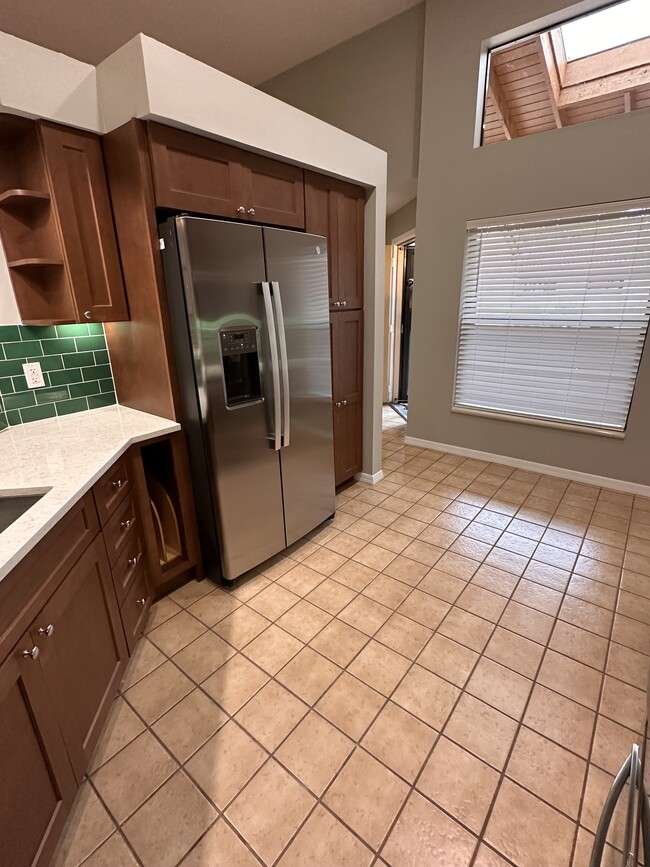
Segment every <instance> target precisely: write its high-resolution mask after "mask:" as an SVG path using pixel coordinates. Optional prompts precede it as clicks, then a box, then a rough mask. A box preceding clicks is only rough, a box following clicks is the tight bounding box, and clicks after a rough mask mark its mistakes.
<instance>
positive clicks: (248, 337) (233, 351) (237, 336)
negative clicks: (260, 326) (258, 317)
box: [219, 326, 257, 355]
mask: <svg viewBox="0 0 650 867" xmlns="http://www.w3.org/2000/svg"><path fill="white" fill-rule="evenodd" d="M219 334H220V337H221V354H222V355H239V354H240V353H242V352H256V351H257V328H255V327H254V326H251V327H242V328H222V329H221V331H220V332H219Z"/></svg>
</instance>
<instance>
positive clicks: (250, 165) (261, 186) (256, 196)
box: [242, 151, 305, 229]
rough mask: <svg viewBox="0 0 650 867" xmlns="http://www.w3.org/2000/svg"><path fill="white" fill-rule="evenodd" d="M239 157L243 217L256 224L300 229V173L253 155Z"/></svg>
mask: <svg viewBox="0 0 650 867" xmlns="http://www.w3.org/2000/svg"><path fill="white" fill-rule="evenodd" d="M242 153H243V155H244V165H243V169H244V180H245V183H246V193H245V195H244V198H245V200H246V206H247V211H246V214H247V216H248V217H250V218H251V219H253V220H255V221H257V222H258V223H272V224H273V225H275V226H285V227H287V228H292V229H304V228H305V195H304V183H303V171H302V169H301V168H298V167H297V166H290V165H287V164H286V163H280V162H278V161H277V160H270V159H267V158H266V157H260V156H258V155H257V154H249V153H246V152H245V151H242ZM251 212H253V213H251Z"/></svg>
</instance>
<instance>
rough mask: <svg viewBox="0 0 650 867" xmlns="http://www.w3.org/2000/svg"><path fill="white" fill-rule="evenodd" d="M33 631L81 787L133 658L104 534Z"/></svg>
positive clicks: (74, 570) (47, 608)
mask: <svg viewBox="0 0 650 867" xmlns="http://www.w3.org/2000/svg"><path fill="white" fill-rule="evenodd" d="M30 632H31V634H32V638H33V641H34V644H39V645H40V648H41V653H40V656H39V663H40V665H41V667H42V669H43V672H44V674H45V679H46V681H47V684H48V688H49V690H50V693H51V697H52V703H53V705H54V708H55V713H56V717H57V719H58V721H59V725H60V727H61V731H62V733H63V737H64V740H65V743H66V746H67V748H68V754H69V756H70V760H71V762H72V766H73V769H74V772H75V775H76V777H77V780H78V781H79V783H81V780H82V778H83V775H84V773H85V771H86V768H87V767H88V764H89V762H90V758H91V756H92V752H93V749H94V748H95V744H96V743H97V740H98V738H99V734H100V732H101V729H102V726H103V724H104V721H105V719H106V716H107V714H108V710H109V708H110V705H111V702H112V701H113V698H114V697H115V694H116V693H117V689H118V687H119V684H120V680H121V678H122V674H123V672H124V668H125V666H126V660H127V657H128V652H127V647H126V642H125V639H124V631H123V629H122V622H121V620H120V614H119V609H118V607H117V599H116V596H115V588H114V586H113V578H112V576H111V571H110V568H109V565H108V559H107V556H106V551H105V549H104V542H103V539H102V538H101V536H97V537H96V538H95V540H94V541H93V542H92V544H91V545H90V547H89V548H88V549H87V550H86V552H85V553H84V554H83V555H82V557H81V559H80V560H79V561H78V563H77V564H76V566H74V567H73V569H72V570H71V571H70V572H69V573H68V575H67V577H66V579H65V580H64V581H63V583H62V584H61V585H60V587H59V588H58V590H57V591H56V592H55V593H54V595H53V596H52V598H51V599H50V601H49V602H48V603H47V605H45V607H44V608H43V610H42V611H41V613H40V614H39V615H38V616H37V618H36V620H35V622H34V626H33V627H32V628H31V629H30ZM48 632H49V633H50V634H48Z"/></svg>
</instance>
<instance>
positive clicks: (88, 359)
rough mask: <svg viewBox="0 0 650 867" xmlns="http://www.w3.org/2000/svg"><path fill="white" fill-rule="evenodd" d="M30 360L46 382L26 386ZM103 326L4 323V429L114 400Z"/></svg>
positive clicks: (0, 399) (0, 368) (0, 356)
mask: <svg viewBox="0 0 650 867" xmlns="http://www.w3.org/2000/svg"><path fill="white" fill-rule="evenodd" d="M26 361H38V363H39V364H40V365H41V370H42V371H43V379H44V380H45V386H44V387H42V388H29V389H28V388H27V381H26V379H25V377H24V374H23V367H22V366H23V364H24V363H25V362H26ZM116 402H117V401H116V397H115V384H114V383H113V376H112V372H111V367H110V362H109V357H108V350H107V349H106V338H105V337H104V326H103V325H102V324H101V323H97V322H93V323H92V324H90V325H44V326H35V325H0V430H2V428H5V427H7V426H8V425H16V424H24V423H26V422H30V421H37V420H38V419H42V418H53V417H54V416H56V415H68V414H70V413H72V412H83V411H84V410H88V409H97V408H98V407H100V406H110V405H111V404H114V403H116Z"/></svg>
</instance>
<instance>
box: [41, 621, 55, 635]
mask: <svg viewBox="0 0 650 867" xmlns="http://www.w3.org/2000/svg"><path fill="white" fill-rule="evenodd" d="M38 634H39V635H46V636H47V637H48V638H49V637H50V635H54V624H53V623H48V624H47V626H39V629H38Z"/></svg>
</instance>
